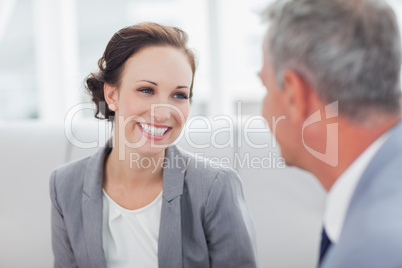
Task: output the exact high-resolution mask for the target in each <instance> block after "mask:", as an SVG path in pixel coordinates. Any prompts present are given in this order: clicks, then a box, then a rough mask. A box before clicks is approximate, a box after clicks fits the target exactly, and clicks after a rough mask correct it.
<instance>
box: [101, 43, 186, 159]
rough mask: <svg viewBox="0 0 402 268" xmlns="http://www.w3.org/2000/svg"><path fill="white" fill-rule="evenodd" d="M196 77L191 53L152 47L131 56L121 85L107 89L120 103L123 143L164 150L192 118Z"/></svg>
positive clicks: (152, 151) (147, 150) (118, 115)
mask: <svg viewBox="0 0 402 268" xmlns="http://www.w3.org/2000/svg"><path fill="white" fill-rule="evenodd" d="M192 77H193V72H192V69H191V66H190V63H189V61H188V58H187V56H186V55H185V54H184V53H183V52H182V51H180V50H178V49H176V48H172V47H167V46H165V47H149V48H145V49H143V50H141V51H140V52H138V53H137V54H135V55H134V56H132V57H130V58H129V59H128V60H127V61H126V63H125V66H124V70H123V72H122V76H121V81H120V86H119V88H118V89H116V88H109V89H107V88H108V87H106V88H105V94H108V97H111V98H110V99H109V98H108V97H107V98H106V99H109V100H108V103H109V104H110V102H109V101H113V100H114V104H115V106H116V113H115V116H116V117H115V123H116V131H118V133H117V132H116V136H117V138H118V142H119V143H120V145H121V142H122V140H121V139H122V138H124V142H125V145H126V146H128V147H130V148H133V149H135V150H136V151H137V152H138V153H139V154H141V155H156V154H161V153H163V151H164V149H165V148H166V147H167V146H169V145H170V144H171V143H172V142H174V141H175V140H176V139H177V138H178V136H179V135H180V133H181V130H182V128H183V126H184V124H185V121H186V120H187V118H188V114H189V110H190V100H189V94H190V87H191V83H192ZM120 148H121V147H120Z"/></svg>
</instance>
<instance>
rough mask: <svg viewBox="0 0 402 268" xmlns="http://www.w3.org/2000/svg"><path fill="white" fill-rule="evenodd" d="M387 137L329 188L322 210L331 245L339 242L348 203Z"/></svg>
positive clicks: (363, 155) (374, 145)
mask: <svg viewBox="0 0 402 268" xmlns="http://www.w3.org/2000/svg"><path fill="white" fill-rule="evenodd" d="M388 136H389V134H388V132H386V133H384V134H383V135H381V136H380V137H379V138H378V139H377V140H375V141H374V142H373V143H372V144H371V145H370V146H369V147H367V148H366V150H364V152H363V153H362V154H360V155H359V156H358V157H357V158H356V160H355V161H353V163H352V164H351V165H350V166H349V167H348V168H347V169H346V170H345V171H344V172H343V173H342V174H341V176H339V178H338V179H337V180H336V181H335V183H334V185H333V186H332V187H331V189H330V191H329V193H328V196H327V201H326V205H325V210H324V228H325V231H326V233H327V235H328V237H329V239H330V240H331V242H332V243H335V244H336V243H337V242H338V240H339V237H340V235H341V232H342V227H343V223H344V220H345V216H346V213H347V210H348V208H349V203H350V200H351V198H352V196H353V193H354V191H355V188H356V186H357V183H358V182H359V180H360V177H361V176H362V175H363V172H364V170H365V169H366V167H367V166H368V164H369V163H370V160H371V159H372V158H373V157H374V155H375V154H376V153H377V151H378V150H379V149H380V147H381V146H382V145H383V144H384V142H385V141H386V140H387V138H388Z"/></svg>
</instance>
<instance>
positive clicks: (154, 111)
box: [151, 103, 171, 122]
mask: <svg viewBox="0 0 402 268" xmlns="http://www.w3.org/2000/svg"><path fill="white" fill-rule="evenodd" d="M170 115H171V108H170V107H169V105H168V104H163V103H160V104H153V105H152V107H151V117H152V118H154V120H155V121H157V122H163V121H166V120H168V119H169V118H170Z"/></svg>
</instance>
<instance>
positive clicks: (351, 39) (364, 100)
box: [263, 0, 401, 121]
mask: <svg viewBox="0 0 402 268" xmlns="http://www.w3.org/2000/svg"><path fill="white" fill-rule="evenodd" d="M263 15H264V17H265V18H266V19H267V20H268V21H269V22H270V27H269V31H268V33H267V39H266V44H267V45H266V47H265V49H266V51H267V54H268V55H269V58H270V61H271V62H270V63H271V64H272V67H273V70H274V72H275V75H276V79H277V82H278V84H279V85H282V82H283V81H282V78H283V72H284V70H286V69H291V70H294V71H295V72H297V73H299V74H300V75H301V76H302V77H303V78H304V79H306V80H307V81H309V82H310V83H311V84H312V85H313V86H314V87H315V89H316V91H317V94H318V96H319V97H320V98H321V99H322V100H323V101H324V102H325V103H332V102H334V101H339V103H338V105H339V113H340V114H343V115H344V116H347V117H348V118H351V119H354V120H357V121H363V120H365V119H366V118H367V115H368V114H370V112H372V111H379V112H385V113H387V114H399V113H400V112H401V89H400V66H401V43H400V36H399V29H398V24H397V21H396V17H395V14H394V12H393V10H392V9H391V8H390V7H389V6H388V4H387V3H386V2H385V1H382V0H278V1H276V2H275V3H273V4H272V5H271V6H270V7H269V8H268V9H267V10H266V11H265V12H264V14H263Z"/></svg>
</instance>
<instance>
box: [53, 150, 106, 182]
mask: <svg viewBox="0 0 402 268" xmlns="http://www.w3.org/2000/svg"><path fill="white" fill-rule="evenodd" d="M104 151H105V148H100V149H99V151H98V152H96V153H95V154H93V155H91V156H87V157H84V158H81V159H78V160H75V161H72V162H69V163H66V164H63V165H61V166H59V167H57V168H56V169H55V170H54V171H53V173H52V175H51V183H52V184H54V186H55V187H58V188H59V187H62V188H66V187H68V188H70V189H73V188H74V187H82V184H83V183H84V179H85V178H86V177H87V176H90V175H91V174H90V173H92V172H97V170H99V169H102V168H103V160H102V159H103V155H104Z"/></svg>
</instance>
